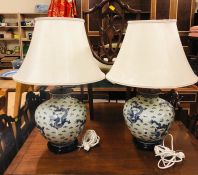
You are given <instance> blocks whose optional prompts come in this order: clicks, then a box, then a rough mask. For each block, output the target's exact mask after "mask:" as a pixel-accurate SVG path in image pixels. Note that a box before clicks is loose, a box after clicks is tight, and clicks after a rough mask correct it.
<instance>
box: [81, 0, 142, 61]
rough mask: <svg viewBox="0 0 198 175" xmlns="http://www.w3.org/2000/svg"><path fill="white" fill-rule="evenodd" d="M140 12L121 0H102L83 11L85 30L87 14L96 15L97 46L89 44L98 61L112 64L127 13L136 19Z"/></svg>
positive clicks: (125, 25) (122, 35)
mask: <svg viewBox="0 0 198 175" xmlns="http://www.w3.org/2000/svg"><path fill="white" fill-rule="evenodd" d="M140 13H141V11H140V10H135V9H132V8H131V7H130V6H128V5H127V4H124V3H123V2H122V1H121V0H102V1H101V2H100V3H99V4H96V5H95V6H94V7H93V8H91V9H89V10H88V11H84V12H83V18H84V19H85V26H86V30H87V32H88V27H87V23H88V15H91V14H96V15H97V18H95V19H94V23H97V24H98V31H99V41H98V43H97V48H95V47H94V45H92V44H90V45H91V49H92V53H93V55H94V57H95V58H96V59H97V60H98V61H99V62H101V63H103V64H107V65H112V64H113V62H114V58H116V57H117V54H118V52H119V49H120V46H121V43H122V40H123V37H124V33H125V30H126V27H127V14H133V15H134V19H136V20H137V19H140ZM88 35H89V32H88Z"/></svg>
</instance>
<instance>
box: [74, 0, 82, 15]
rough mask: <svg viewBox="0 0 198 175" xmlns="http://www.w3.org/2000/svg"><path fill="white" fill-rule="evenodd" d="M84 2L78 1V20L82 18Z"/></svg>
mask: <svg viewBox="0 0 198 175" xmlns="http://www.w3.org/2000/svg"><path fill="white" fill-rule="evenodd" d="M82 1H83V0H76V9H77V14H78V18H82Z"/></svg>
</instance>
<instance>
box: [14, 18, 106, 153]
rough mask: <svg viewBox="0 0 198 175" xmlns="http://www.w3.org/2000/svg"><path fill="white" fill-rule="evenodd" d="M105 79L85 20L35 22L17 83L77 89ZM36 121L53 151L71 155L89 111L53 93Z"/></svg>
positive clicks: (60, 19)
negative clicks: (93, 51)
mask: <svg viewBox="0 0 198 175" xmlns="http://www.w3.org/2000/svg"><path fill="white" fill-rule="evenodd" d="M104 78H105V75H104V74H103V73H102V72H101V71H100V69H99V68H98V66H97V64H96V63H95V61H94V57H93V55H92V52H91V50H90V46H89V43H88V40H87V35H86V32H85V26H84V20H83V19H77V18H62V17H44V18H37V19H36V23H35V28H34V33H33V37H32V40H31V44H30V48H29V50H28V53H27V56H26V58H25V59H24V62H23V64H22V66H21V68H20V69H19V71H18V73H17V74H16V75H15V76H14V80H16V81H17V82H20V83H23V84H30V85H46V86H75V85H82V84H88V83H94V82H97V81H100V80H102V79H104ZM35 120H36V125H37V127H38V128H39V130H40V131H41V133H42V135H43V136H44V137H45V138H46V139H47V140H48V141H49V142H48V148H49V149H50V150H51V151H53V152H55V153H63V152H69V151H72V150H74V149H76V148H77V137H78V135H79V133H80V132H81V131H82V129H83V127H84V125H85V121H86V108H85V105H84V104H83V103H81V102H80V101H78V100H77V99H74V98H72V97H70V96H69V95H68V94H64V92H61V91H58V92H53V94H52V98H51V99H50V100H48V101H46V102H44V103H42V104H41V105H40V106H39V107H38V108H37V110H36V112H35Z"/></svg>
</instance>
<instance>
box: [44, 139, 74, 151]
mask: <svg viewBox="0 0 198 175" xmlns="http://www.w3.org/2000/svg"><path fill="white" fill-rule="evenodd" d="M47 146H48V148H49V150H50V151H51V152H53V153H55V154H62V153H69V152H72V151H74V150H76V149H77V147H78V140H77V139H76V140H74V141H73V142H71V143H69V144H67V145H55V144H53V143H51V142H48V143H47Z"/></svg>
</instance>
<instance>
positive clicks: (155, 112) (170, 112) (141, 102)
mask: <svg viewBox="0 0 198 175" xmlns="http://www.w3.org/2000/svg"><path fill="white" fill-rule="evenodd" d="M123 114H124V118H125V122H126V124H127V126H128V128H129V130H130V131H131V133H132V135H133V136H134V137H135V138H136V139H137V140H138V141H139V142H142V143H144V144H147V143H148V144H149V143H152V144H155V143H158V142H160V141H161V140H162V139H163V137H164V136H165V135H166V134H167V132H168V129H169V128H170V124H171V123H172V121H173V120H174V116H175V113H174V108H173V106H172V105H171V104H170V103H169V102H167V101H165V100H163V99H161V98H159V97H158V96H153V97H146V96H142V95H138V96H137V97H134V98H132V99H130V100H128V101H127V102H126V103H125V105H124V109H123Z"/></svg>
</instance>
